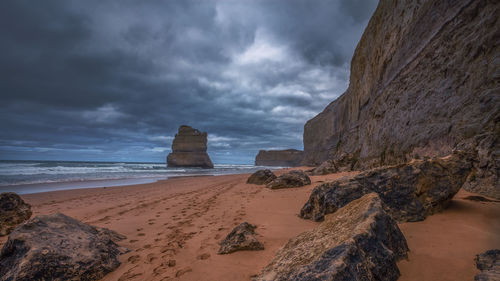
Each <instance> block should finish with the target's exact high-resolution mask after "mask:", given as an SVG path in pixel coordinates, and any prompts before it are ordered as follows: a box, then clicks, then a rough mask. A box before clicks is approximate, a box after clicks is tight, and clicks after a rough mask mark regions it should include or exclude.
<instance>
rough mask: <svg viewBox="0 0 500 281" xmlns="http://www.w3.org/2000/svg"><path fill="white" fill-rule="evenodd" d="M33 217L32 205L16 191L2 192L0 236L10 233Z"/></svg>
mask: <svg viewBox="0 0 500 281" xmlns="http://www.w3.org/2000/svg"><path fill="white" fill-rule="evenodd" d="M30 217H31V206H30V205H29V204H27V203H25V202H24V201H23V199H21V197H19V195H17V194H16V193H14V192H5V193H2V194H0V236H5V235H8V234H9V233H11V232H12V230H14V228H16V226H17V225H19V224H20V223H23V222H24V221H26V220H28V219H29V218H30Z"/></svg>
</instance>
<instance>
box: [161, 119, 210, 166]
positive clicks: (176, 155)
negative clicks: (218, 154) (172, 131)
mask: <svg viewBox="0 0 500 281" xmlns="http://www.w3.org/2000/svg"><path fill="white" fill-rule="evenodd" d="M167 166H168V167H200V168H213V167H214V164H213V163H212V161H211V160H210V157H209V156H208V154H207V133H206V132H200V131H199V130H197V129H194V128H191V127H190V126H185V125H182V126H180V127H179V132H178V133H177V134H176V135H175V138H174V141H173V142H172V153H170V154H169V155H168V156H167Z"/></svg>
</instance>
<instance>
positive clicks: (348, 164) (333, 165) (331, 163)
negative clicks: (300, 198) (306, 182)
mask: <svg viewBox="0 0 500 281" xmlns="http://www.w3.org/2000/svg"><path fill="white" fill-rule="evenodd" d="M357 163H358V161H357V159H355V158H352V157H350V156H349V155H347V154H343V155H340V156H339V157H337V159H329V160H326V161H325V162H323V163H321V165H319V166H318V167H316V168H315V169H314V170H312V172H311V174H312V175H315V176H317V175H328V174H333V173H337V172H344V171H352V170H355V169H356V164H357Z"/></svg>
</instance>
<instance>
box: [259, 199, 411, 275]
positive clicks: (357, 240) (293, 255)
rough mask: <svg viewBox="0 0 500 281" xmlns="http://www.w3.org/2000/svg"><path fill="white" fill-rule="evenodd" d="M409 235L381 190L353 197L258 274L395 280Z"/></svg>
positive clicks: (296, 238) (305, 233)
mask: <svg viewBox="0 0 500 281" xmlns="http://www.w3.org/2000/svg"><path fill="white" fill-rule="evenodd" d="M407 252H408V246H407V244H406V239H405V237H404V236H403V234H402V233H401V231H400V230H399V228H398V225H397V224H396V222H395V221H394V220H393V219H392V218H391V217H390V216H389V215H387V214H386V213H385V212H384V210H383V208H382V204H381V201H380V199H379V197H378V196H377V194H375V193H370V194H367V195H364V196H363V197H361V198H359V199H357V200H354V201H352V202H350V203H349V204H348V205H346V206H344V207H343V208H341V209H339V210H338V211H337V212H336V213H335V214H332V215H329V216H327V217H326V219H325V221H324V222H323V223H321V224H320V225H319V226H318V227H316V228H315V229H313V230H310V231H306V232H304V233H302V234H300V235H298V236H297V237H295V238H292V239H290V240H289V241H288V243H287V244H286V245H285V246H284V247H283V248H281V249H279V250H278V251H277V252H276V255H275V257H274V259H273V260H272V261H271V263H270V264H269V265H267V266H266V267H265V268H264V269H263V270H262V274H261V275H260V276H258V277H257V278H256V280H262V281H263V280H265V281H270V280H275V281H281V280H282V281H285V280H295V281H299V280H331V281H347V280H397V279H398V277H399V270H398V268H397V266H396V262H397V261H398V260H399V259H401V258H404V257H406V256H407Z"/></svg>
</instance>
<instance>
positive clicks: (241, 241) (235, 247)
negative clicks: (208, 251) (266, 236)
mask: <svg viewBox="0 0 500 281" xmlns="http://www.w3.org/2000/svg"><path fill="white" fill-rule="evenodd" d="M255 228H257V227H256V226H255V225H251V224H249V223H248V222H244V223H242V224H240V225H238V226H237V227H235V228H234V229H233V231H231V233H229V234H228V235H227V236H226V238H225V239H224V240H222V241H221V242H220V248H219V252H217V254H219V255H223V254H230V253H233V252H236V251H255V250H264V245H262V243H260V242H259V241H258V240H257V238H255Z"/></svg>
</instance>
